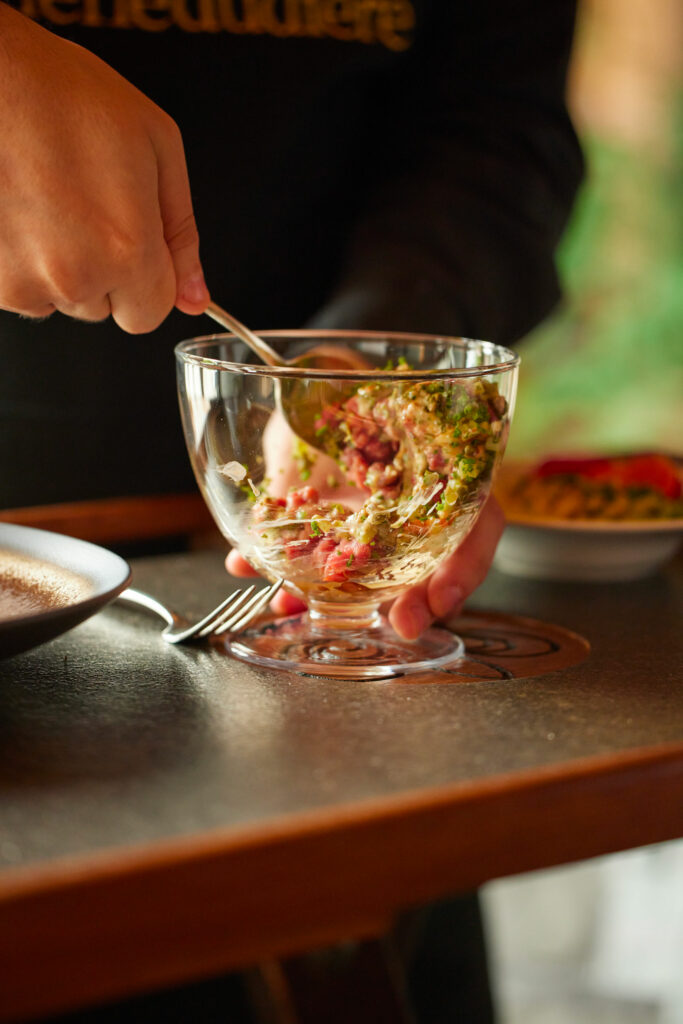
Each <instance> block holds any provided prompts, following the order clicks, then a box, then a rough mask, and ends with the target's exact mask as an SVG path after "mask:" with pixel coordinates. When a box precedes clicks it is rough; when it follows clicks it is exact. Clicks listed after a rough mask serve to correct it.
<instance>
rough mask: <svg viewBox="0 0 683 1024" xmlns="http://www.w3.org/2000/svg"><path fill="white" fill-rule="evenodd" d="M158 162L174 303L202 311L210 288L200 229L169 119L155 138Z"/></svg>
mask: <svg viewBox="0 0 683 1024" xmlns="http://www.w3.org/2000/svg"><path fill="white" fill-rule="evenodd" d="M156 151H157V159H158V164H159V208H160V211H161V219H162V222H163V226H164V239H165V242H166V245H167V247H168V251H169V254H170V257H171V260H172V263H173V268H174V274H175V280H176V296H175V304H176V306H177V307H178V309H180V310H181V312H183V313H195V314H196V313H203V312H204V310H205V309H206V306H207V303H208V302H209V298H210V296H209V292H208V289H207V287H206V284H205V282H204V273H203V271H202V265H201V263H200V260H199V233H198V231H197V225H196V222H195V218H194V212H193V209H192V196H191V193H190V182H189V179H188V175H187V165H186V163H185V152H184V150H183V143H182V139H181V136H180V132H179V131H178V129H177V127H176V125H175V124H174V123H173V122H172V121H171V122H170V125H167V130H166V131H165V132H164V133H163V135H161V136H160V137H159V138H158V139H157V140H156Z"/></svg>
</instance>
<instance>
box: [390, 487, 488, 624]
mask: <svg viewBox="0 0 683 1024" xmlns="http://www.w3.org/2000/svg"><path fill="white" fill-rule="evenodd" d="M504 525H505V520H504V517H503V513H502V511H501V509H500V506H499V505H498V503H497V502H496V501H495V499H493V498H489V499H488V501H487V502H486V504H485V505H484V507H483V509H482V511H481V514H480V516H479V518H478V519H477V521H476V523H475V524H474V526H473V527H472V529H471V531H470V532H469V533H468V535H467V537H466V538H465V540H464V541H463V543H462V544H461V545H460V547H459V548H458V549H457V550H456V551H454V552H453V554H452V555H450V556H449V557H448V558H447V559H445V561H444V562H443V563H442V564H441V565H440V566H439V568H438V569H437V570H436V571H435V572H434V573H433V574H432V576H431V577H430V578H429V580H427V581H426V582H425V583H421V584H419V585H418V586H416V587H411V588H410V590H407V591H406V592H405V594H401V596H400V597H398V598H397V599H396V600H395V601H394V603H393V605H392V607H391V610H390V612H389V621H390V622H391V624H392V626H393V627H394V629H395V630H396V632H397V633H399V634H400V635H401V636H403V637H405V638H406V639H407V640H415V639H416V638H417V637H418V636H419V635H420V634H421V633H423V632H424V631H425V629H427V628H428V627H429V626H430V625H431V623H432V622H433V621H434V619H435V618H438V619H443V618H445V617H446V616H451V615H456V614H457V613H458V612H459V611H460V609H461V608H462V606H463V604H464V602H465V601H466V599H467V598H468V597H469V596H470V594H472V593H473V591H474V590H476V588H477V587H478V586H479V584H480V583H483V581H484V579H485V578H486V575H487V573H488V571H489V569H490V567H491V562H492V561H493V556H494V554H495V551H496V547H497V544H498V541H499V540H500V536H501V534H502V532H503V528H504Z"/></svg>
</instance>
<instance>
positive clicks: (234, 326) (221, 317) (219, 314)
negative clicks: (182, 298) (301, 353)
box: [204, 302, 286, 366]
mask: <svg viewBox="0 0 683 1024" xmlns="http://www.w3.org/2000/svg"><path fill="white" fill-rule="evenodd" d="M204 312H205V313H206V315H207V316H210V317H212V318H213V319H214V320H215V321H216V323H219V324H220V325H221V327H225V328H226V329H227V330H228V331H231V332H232V333H233V334H235V335H237V337H238V338H240V339H241V340H242V341H243V342H244V343H245V345H248V346H249V348H250V349H252V351H253V352H255V353H256V355H257V356H260V357H261V359H262V360H263V362H264V363H266V364H267V365H268V366H285V365H286V364H285V361H284V359H281V358H280V356H279V355H278V354H277V352H275V351H274V350H273V349H272V348H271V347H270V345H268V344H267V343H266V342H265V341H264V340H263V338H259V337H258V335H256V334H254V332H253V331H250V330H249V328H248V327H245V325H244V324H243V323H241V322H240V321H239V320H236V319H235V317H234V316H231V315H230V313H226V311H225V310H224V309H221V307H220V306H217V305H216V303H215V302H210V303H209V305H208V306H207V307H206V309H205V310H204Z"/></svg>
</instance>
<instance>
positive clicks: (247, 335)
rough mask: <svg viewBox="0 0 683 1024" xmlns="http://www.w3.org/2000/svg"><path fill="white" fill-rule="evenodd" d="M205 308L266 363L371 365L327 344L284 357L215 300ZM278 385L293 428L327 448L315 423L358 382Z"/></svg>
mask: <svg viewBox="0 0 683 1024" xmlns="http://www.w3.org/2000/svg"><path fill="white" fill-rule="evenodd" d="M204 312H205V313H206V314H207V316H210V317H212V319H214V320H215V321H216V322H217V323H219V324H220V325H221V326H222V327H225V328H226V329H227V330H229V331H231V332H232V333H233V334H235V335H236V336H237V337H238V338H240V339H241V340H242V341H243V342H244V343H245V345H248V346H249V348H250V349H252V351H254V352H255V353H256V354H257V355H258V356H259V357H260V358H261V359H262V360H263V362H264V363H266V365H267V366H302V367H308V368H315V369H320V370H357V369H359V368H360V369H363V368H367V366H368V364H367V363H366V362H365V360H363V359H362V357H361V356H359V355H358V354H357V353H353V352H351V351H348V350H346V351H345V350H343V349H342V350H340V351H334V352H332V351H330V348H329V347H328V346H324V345H321V346H318V347H316V348H312V349H309V350H308V351H307V352H304V353H302V355H300V356H297V357H296V359H291V360H288V359H283V358H282V356H279V355H278V354H277V352H275V351H274V350H273V349H272V348H271V347H270V345H269V344H268V343H267V342H265V341H264V340H263V338H259V337H258V335H256V334H254V332H253V331H250V330H249V328H248V327H246V326H245V325H244V324H243V323H242V322H241V321H240V320H237V319H236V318H235V317H234V316H231V314H230V313H227V312H226V311H225V310H224V309H222V308H221V307H220V306H217V305H216V303H215V302H210V303H209V305H208V306H207V307H206V309H205V311H204ZM276 386H277V396H278V405H279V407H280V410H281V412H282V414H283V416H284V418H285V419H286V421H287V423H288V424H289V426H290V427H291V429H292V430H293V431H294V433H295V434H296V435H297V437H299V438H301V440H302V441H305V442H306V444H307V445H309V447H311V448H315V449H316V450H317V451H322V452H325V449H324V448H323V447H321V444H320V438H319V433H318V431H317V428H316V423H317V422H318V420H319V418H320V414H321V412H322V410H323V409H326V408H329V406H331V405H336V404H338V403H340V402H343V401H344V399H345V398H348V397H349V395H350V394H352V393H353V391H354V390H355V387H356V385H355V383H353V382H351V384H350V386H349V384H348V383H347V382H346V381H343V380H340V381H333V380H325V379H322V380H315V381H314V380H307V381H300V380H296V379H287V378H282V379H279V380H277V382H276Z"/></svg>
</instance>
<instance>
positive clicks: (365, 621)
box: [308, 601, 382, 635]
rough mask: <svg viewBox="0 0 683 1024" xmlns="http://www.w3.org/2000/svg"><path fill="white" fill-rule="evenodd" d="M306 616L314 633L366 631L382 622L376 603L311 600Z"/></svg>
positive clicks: (375, 627) (377, 626) (376, 627)
mask: <svg viewBox="0 0 683 1024" xmlns="http://www.w3.org/2000/svg"><path fill="white" fill-rule="evenodd" d="M308 618H309V621H310V623H311V626H312V627H313V629H314V630H315V632H316V633H320V634H321V635H326V634H329V633H347V634H348V633H361V632H362V633H367V631H368V630H369V629H378V628H379V627H380V626H381V624H382V617H381V615H380V614H379V605H377V604H348V605H345V604H333V603H332V602H325V601H311V602H310V603H309V608H308Z"/></svg>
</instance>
